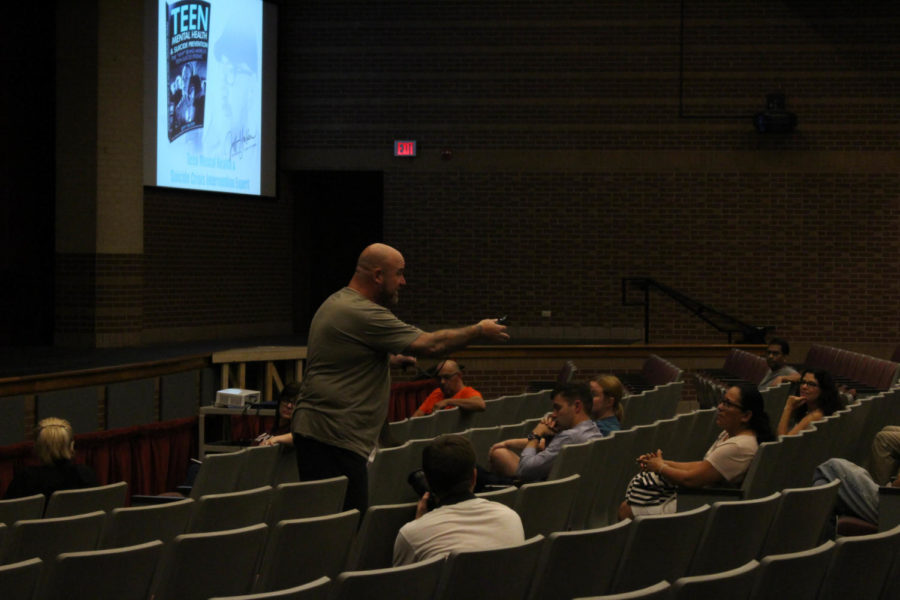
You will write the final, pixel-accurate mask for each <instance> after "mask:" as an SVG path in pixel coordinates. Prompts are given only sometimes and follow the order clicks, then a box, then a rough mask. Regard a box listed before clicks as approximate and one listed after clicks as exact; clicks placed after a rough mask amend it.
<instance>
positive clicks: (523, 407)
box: [388, 390, 550, 443]
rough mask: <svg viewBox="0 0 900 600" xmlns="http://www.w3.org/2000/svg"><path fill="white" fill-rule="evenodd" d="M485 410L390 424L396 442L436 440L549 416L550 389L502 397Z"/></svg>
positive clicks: (454, 410) (449, 412)
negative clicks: (436, 437)
mask: <svg viewBox="0 0 900 600" xmlns="http://www.w3.org/2000/svg"><path fill="white" fill-rule="evenodd" d="M484 403H485V410H483V411H476V412H469V411H461V410H459V409H458V408H452V409H448V410H436V411H434V412H433V413H431V414H430V415H425V416H422V417H411V418H409V419H403V420H402V421H394V422H393V423H390V424H389V425H388V428H389V431H390V435H391V437H392V438H393V439H394V441H396V442H399V443H402V442H406V441H408V440H419V439H428V438H433V437H435V436H437V435H441V434H444V433H457V432H460V431H464V430H466V429H469V428H472V427H496V426H498V425H506V424H510V423H519V422H521V421H523V420H525V419H533V418H536V417H540V416H542V415H544V414H546V413H547V412H548V411H549V410H550V390H542V391H539V392H528V393H524V394H516V395H511V396H500V397H499V398H494V399H492V400H485V402H484Z"/></svg>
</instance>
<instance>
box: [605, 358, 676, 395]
mask: <svg viewBox="0 0 900 600" xmlns="http://www.w3.org/2000/svg"><path fill="white" fill-rule="evenodd" d="M681 375H682V370H681V369H680V368H678V367H677V366H675V365H674V364H673V363H671V362H670V361H668V360H666V359H664V358H662V357H661V356H658V355H656V354H651V355H650V356H648V357H647V360H645V361H644V363H643V364H642V365H641V372H640V373H624V374H621V375H619V376H618V377H619V380H620V381H621V382H622V383H623V384H624V385H625V387H626V389H627V390H628V391H629V393H632V394H637V393H639V392H642V391H644V390H649V389H652V388H655V387H656V386H660V385H665V384H667V383H672V382H673V381H681Z"/></svg>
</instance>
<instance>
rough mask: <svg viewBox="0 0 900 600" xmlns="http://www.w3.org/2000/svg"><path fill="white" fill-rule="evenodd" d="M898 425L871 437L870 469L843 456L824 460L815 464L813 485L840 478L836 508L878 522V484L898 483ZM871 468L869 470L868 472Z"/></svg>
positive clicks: (899, 454)
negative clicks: (819, 463) (872, 438)
mask: <svg viewBox="0 0 900 600" xmlns="http://www.w3.org/2000/svg"><path fill="white" fill-rule="evenodd" d="M898 469H900V427H898V426H896V425H888V426H887V427H885V428H884V429H882V430H881V431H879V432H878V433H877V434H875V439H874V440H873V441H872V449H871V453H870V455H869V471H866V470H865V469H863V468H862V467H860V466H858V465H855V464H853V463H852V462H850V461H849V460H844V459H843V458H832V459H829V460H826V461H825V462H823V463H822V464H821V465H819V466H818V467H816V473H815V475H814V477H813V485H824V484H826V483H829V482H831V481H834V480H835V479H840V480H841V486H840V487H839V488H838V512H839V513H841V514H849V515H852V516H854V517H859V518H860V519H862V520H863V521H868V522H869V523H872V524H873V525H876V526H877V525H878V486H879V485H890V486H893V487H900V476H898V473H897V471H898ZM870 472H871V474H870Z"/></svg>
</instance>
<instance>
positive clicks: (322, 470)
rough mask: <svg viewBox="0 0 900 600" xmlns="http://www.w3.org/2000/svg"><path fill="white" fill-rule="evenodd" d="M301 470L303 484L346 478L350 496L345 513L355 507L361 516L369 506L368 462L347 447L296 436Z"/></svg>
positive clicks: (347, 496)
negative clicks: (338, 477) (342, 476)
mask: <svg viewBox="0 0 900 600" xmlns="http://www.w3.org/2000/svg"><path fill="white" fill-rule="evenodd" d="M293 435H294V449H295V450H296V455H297V471H298V473H299V475H300V481H316V480H318V479H328V478H329V477H337V476H339V475H346V476H347V479H348V480H349V482H348V483H347V495H346V496H345V497H344V510H350V509H351V508H355V509H357V510H359V512H360V515H363V514H365V512H366V508H368V506H369V476H368V471H367V470H366V459H365V458H363V457H362V456H360V455H359V454H356V453H355V452H351V451H350V450H345V449H344V448H338V447H337V446H331V445H329V444H323V443H322V442H320V441H318V440H314V439H312V438H308V437H303V436H302V435H299V434H297V433H294V434H293Z"/></svg>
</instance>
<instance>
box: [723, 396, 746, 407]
mask: <svg viewBox="0 0 900 600" xmlns="http://www.w3.org/2000/svg"><path fill="white" fill-rule="evenodd" d="M719 404H724V405H725V406H730V407H731V408H736V409H738V410H744V407H743V406H741V405H740V404H736V403H734V402H732V401H731V400H728V399H726V398H722V399H721V400H719Z"/></svg>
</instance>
